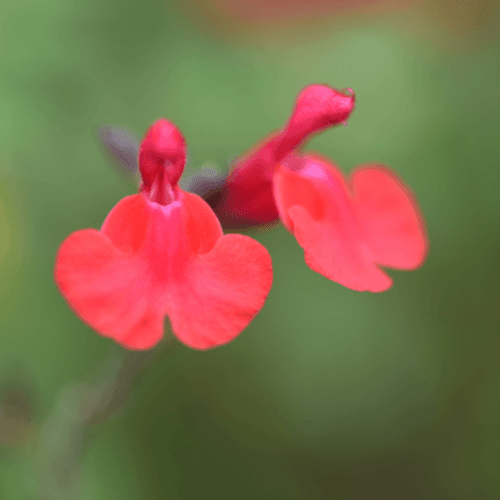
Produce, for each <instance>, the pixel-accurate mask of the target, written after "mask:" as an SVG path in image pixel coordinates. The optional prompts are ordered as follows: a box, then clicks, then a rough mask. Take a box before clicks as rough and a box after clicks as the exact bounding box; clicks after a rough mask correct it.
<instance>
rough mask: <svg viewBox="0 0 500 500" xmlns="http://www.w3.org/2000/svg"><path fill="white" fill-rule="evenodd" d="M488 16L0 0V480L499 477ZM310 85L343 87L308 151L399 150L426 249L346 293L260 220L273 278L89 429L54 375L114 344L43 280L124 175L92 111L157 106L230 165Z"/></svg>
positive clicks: (81, 372) (31, 493) (444, 483)
mask: <svg viewBox="0 0 500 500" xmlns="http://www.w3.org/2000/svg"><path fill="white" fill-rule="evenodd" d="M235 6H239V7H241V8H239V7H238V8H237V7H235ZM265 6H267V7H269V8H268V9H266V8H264V7H265ZM499 27H500V8H499V5H498V3H496V2H489V1H486V0H480V1H477V2H452V1H451V0H450V1H435V2H431V1H430V0H429V1H420V2H411V1H406V2H398V1H397V0H396V1H393V2H392V3H387V2H384V3H383V4H382V3H378V2H373V1H372V2H349V1H346V0H344V1H343V2H338V3H337V2H335V1H330V2H319V1H317V2H305V1H304V2H300V1H298V0H294V1H293V2H284V1H281V2H279V1H277V0H276V1H274V0H273V1H271V0H268V1H267V2H263V1H261V2H254V3H252V2H245V1H242V2H241V3H238V2H229V1H224V0H217V1H216V0H214V1H211V0H198V1H188V0H185V1H183V2H178V3H176V2H174V1H169V0H165V1H160V0H141V1H131V0H88V1H86V2H76V1H74V0H44V1H43V2H38V1H34V0H33V1H30V0H22V1H21V0H1V2H0V498H2V499H6V500H17V499H19V500H33V499H51V500H52V499H59V498H63V499H65V500H72V499H73V498H75V499H85V500H101V499H102V500H113V499H124V498H126V499H129V498H130V499H137V500H142V499H147V500H154V499H167V498H168V499H195V498H218V499H235V498H237V499H256V498H263V499H281V498H286V499H287V500H295V499H297V500H298V499H315V500H323V499H348V500H357V499H363V500H364V499H366V498H370V499H384V500H388V499H440V500H446V499H453V500H460V499H490V498H491V499H496V498H500V390H499V389H500V337H499V334H500V321H499V318H500V315H499V309H500V304H499V299H500V293H499V285H498V283H499V277H500V265H499V257H500V195H499V189H500V165H499V162H500V92H499V91H498V86H499V82H500V30H499ZM310 83H327V84H329V85H331V86H333V87H335V88H345V87H351V88H353V89H354V90H355V92H356V95H357V107H356V110H355V112H354V113H353V114H352V116H351V118H350V120H349V125H348V127H338V128H336V129H333V130H330V131H327V132H325V133H323V134H322V135H321V136H319V137H317V138H315V139H314V140H313V141H312V142H311V144H310V145H309V146H308V149H312V150H316V151H319V152H321V153H322V154H325V155H327V156H329V157H331V158H333V159H334V160H335V161H336V162H337V164H338V165H340V166H341V167H342V168H343V169H344V170H345V171H346V172H348V171H349V170H350V169H352V168H353V167H355V166H357V165H359V164H366V163H370V162H378V163H383V164H386V165H389V166H391V167H392V168H393V169H395V170H396V171H397V172H399V174H400V175H401V176H402V177H403V178H404V179H405V181H406V182H407V183H408V184H409V185H410V186H411V187H412V189H413V190H414V192H415V193H416V196H417V197H418V200H419V203H420V205H421V207H422V210H423V212H424V214H425V216H426V220H427V225H428V232H429V237H430V253H429V257H428V260H427V262H426V264H425V265H424V266H423V267H422V268H421V269H419V270H418V271H416V272H397V271H389V273H390V274H391V276H393V278H394V282H395V283H394V286H393V288H392V289H391V290H390V291H388V292H386V293H383V294H369V293H357V292H354V291H351V290H348V289H346V288H343V287H341V286H340V285H338V284H335V283H332V282H330V281H328V280H326V279H325V278H323V277H321V276H320V275H318V274H315V273H314V272H312V271H311V270H310V269H309V268H308V267H307V266H306V265H305V263H304V261H303V256H302V250H301V249H300V248H299V247H298V245H297V244H296V242H295V240H294V238H293V237H292V236H290V235H289V234H288V233H287V232H286V231H285V230H284V229H283V228H278V229H276V230H274V231H271V232H262V233H250V234H252V235H253V236H255V237H256V238H257V239H258V240H259V241H261V242H262V243H263V244H264V245H266V246H267V248H268V249H269V251H270V253H271V255H272V257H273V262H274V273H275V280H274V285H273V288H272V291H271V293H270V296H269V299H268V301H267V303H266V305H265V307H264V309H263V310H262V312H261V313H260V314H259V315H258V317H257V318H256V319H255V321H253V323H252V324H251V325H250V326H249V327H248V329H247V330H245V331H244V333H243V334H242V335H241V336H240V337H239V338H238V339H236V340H235V341H234V342H232V343H231V344H230V345H227V346H225V347H222V348H219V349H215V350H213V351H209V352H196V351H193V350H190V349H188V348H186V347H184V346H180V345H179V346H177V347H174V346H173V345H168V346H166V347H165V352H164V353H163V354H162V356H160V358H159V359H157V360H156V361H155V362H154V363H152V364H151V365H150V366H148V367H147V368H146V369H145V370H143V371H142V373H141V374H140V376H138V377H136V379H135V382H134V383H133V386H132V388H131V389H130V391H129V397H127V398H126V402H125V403H124V405H121V406H120V408H118V410H117V411H115V412H114V414H113V416H112V418H101V419H97V421H96V422H93V423H92V425H88V426H83V427H81V426H80V427H81V428H79V427H78V425H77V424H78V421H79V420H78V419H79V418H80V419H81V417H79V414H78V411H80V410H81V411H84V410H85V409H81V408H80V409H79V410H78V411H76V410H75V407H77V409H78V404H79V403H78V401H77V402H76V403H72V404H70V403H68V398H69V399H71V397H73V396H74V395H75V394H79V392H78V391H79V390H80V389H81V388H82V387H84V388H85V387H89V386H88V385H85V384H89V383H90V384H93V383H97V386H98V384H99V380H101V378H102V376H103V375H102V373H107V372H106V370H108V369H109V366H108V365H109V363H110V359H111V360H115V359H120V356H123V353H122V350H121V349H120V348H119V347H118V346H116V345H114V344H113V343H112V342H111V341H110V340H108V339H103V338H102V337H100V336H98V335H96V334H95V333H94V332H92V331H91V330H90V329H89V328H87V327H86V326H85V325H84V324H83V323H81V322H80V321H79V320H78V319H77V318H76V317H75V316H74V315H73V314H72V312H71V311H70V310H69V308H68V307H67V305H66V303H65V302H64V300H63V299H62V298H61V297H60V296H59V294H58V292H57V290H56V287H55V285H54V283H53V279H52V273H53V263H54V256H55V253H56V251H57V248H58V246H59V244H60V243H61V241H62V240H63V239H64V238H65V237H66V236H67V235H68V234H69V233H70V232H72V231H75V230H77V229H81V228H86V227H95V228H98V227H100V225H101V223H102V221H103V220H104V217H105V215H106V214H107V213H108V212H109V210H110V209H111V208H112V207H113V206H114V205H115V204H116V202H117V201H118V200H119V199H120V198H122V197H123V196H125V195H127V194H130V193H132V192H133V191H134V187H133V186H132V185H131V184H130V182H128V181H126V180H125V179H124V177H123V176H121V175H120V173H119V172H118V171H117V170H116V169H114V168H113V167H112V165H111V163H110V161H109V159H108V158H107V157H106V155H105V154H104V150H103V148H102V145H101V144H100V143H99V140H98V129H99V127H100V125H101V124H102V123H110V124H113V125H116V126H120V127H124V128H127V129H129V130H132V131H134V132H135V133H136V134H137V136H140V135H141V134H142V133H143V132H144V131H145V129H146V128H147V127H148V125H149V124H150V123H152V122H153V121H154V120H155V119H157V118H159V117H161V116H164V117H167V118H168V119H170V120H172V121H173V122H175V123H176V124H177V125H178V126H179V127H180V129H181V130H182V131H183V133H184V135H185V137H186V138H187V142H188V147H189V168H188V173H193V172H195V171H196V170H197V169H199V168H200V167H201V166H202V165H203V164H206V163H213V164H216V165H218V166H219V167H220V168H222V169H224V168H227V166H228V164H229V162H230V160H231V159H232V158H234V157H235V156H237V155H239V154H241V153H242V152H243V151H245V150H246V149H247V148H249V147H250V146H252V144H254V143H255V142H256V141H257V140H258V139H259V138H260V137H262V136H263V135H265V134H267V133H268V132H269V131H271V130H274V129H276V128H278V127H280V126H281V125H282V124H283V123H284V122H285V120H286V118H287V116H288V113H289V111H290V109H291V106H292V104H293V102H294V99H295V96H296V94H297V93H298V92H299V91H300V89H301V88H302V87H303V86H305V85H307V84H310ZM113 362H114V361H113ZM96 381H97V382H96ZM82 384H83V385H82ZM90 387H91V388H92V387H95V386H92V385H91V386H90ZM87 392H88V391H87ZM84 393H85V392H84ZM68 394H69V395H70V396H68ZM71 395H73V396H71ZM75 397H76V396H75ZM76 399H77V400H78V398H77V397H76ZM75 429H77V430H76V431H75ZM78 429H80V430H78ZM54 457H55V458H54ZM69 462H72V463H74V464H76V466H75V467H73V468H71V470H70V472H68V473H66V472H65V470H64V464H67V463H69ZM51 464H56V465H55V466H52V465H51ZM51 482H52V483H54V484H56V483H57V485H56V486H50V485H49V483H51ZM47 485H49V486H47Z"/></svg>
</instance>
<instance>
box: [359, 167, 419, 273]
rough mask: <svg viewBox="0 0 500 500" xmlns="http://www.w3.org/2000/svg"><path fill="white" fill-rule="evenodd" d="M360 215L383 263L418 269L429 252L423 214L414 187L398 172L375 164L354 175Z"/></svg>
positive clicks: (374, 249)
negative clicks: (410, 186) (399, 175)
mask: <svg viewBox="0 0 500 500" xmlns="http://www.w3.org/2000/svg"><path fill="white" fill-rule="evenodd" d="M352 184H353V188H354V194H355V210H356V212H357V217H358V219H359V221H360V224H361V226H362V228H363V231H364V233H365V235H366V239H367V240H368V241H369V246H370V248H371V250H372V251H373V255H374V259H375V260H376V262H378V263H379V264H382V265H384V266H387V267H394V268H397V269H416V268H417V267H419V266H421V265H422V263H423V262H424V260H425V256H426V255H427V247H428V244H427V236H426V232H425V225H424V221H423V217H422V215H421V214H420V210H419V208H418V205H417V202H416V200H415V198H414V196H413V195H412V193H411V191H410V189H409V188H408V187H407V186H406V185H405V184H404V183H403V181H402V180H401V179H399V178H398V177H397V176H396V174H395V173H393V172H391V171H390V170H388V169H387V168H384V167H379V166H374V167H364V168H360V169H358V170H357V171H356V172H355V173H354V175H353V176H352Z"/></svg>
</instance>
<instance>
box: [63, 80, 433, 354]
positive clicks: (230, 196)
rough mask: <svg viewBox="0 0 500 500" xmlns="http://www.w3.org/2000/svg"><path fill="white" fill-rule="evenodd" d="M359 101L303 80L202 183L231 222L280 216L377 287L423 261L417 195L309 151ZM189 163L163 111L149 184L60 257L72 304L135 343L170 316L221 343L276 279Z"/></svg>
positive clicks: (307, 245)
mask: <svg viewBox="0 0 500 500" xmlns="http://www.w3.org/2000/svg"><path fill="white" fill-rule="evenodd" d="M354 105H355V97H354V93H353V92H352V91H351V90H350V89H349V90H347V91H345V92H342V91H337V90H334V89H332V88H330V87H327V86H324V85H311V86H309V87H306V88H305V89H304V90H303V91H302V92H301V93H300V94H299V96H298V97H297V101H296V104H295V107H294V109H293V112H292V114H291V117H290V118H289V120H288V122H287V124H286V125H285V127H283V129H281V130H279V131H277V132H274V133H272V134H270V135H269V136H268V137H267V138H265V139H264V140H263V141H261V142H260V143H259V145H258V146H256V147H255V148H254V149H253V150H252V151H251V152H250V153H249V154H247V155H246V156H245V157H243V159H241V160H240V161H238V162H237V163H236V164H235V166H234V167H233V169H232V170H231V172H230V173H229V175H228V176H227V178H226V180H225V182H224V184H223V185H222V188H221V184H220V180H217V182H216V183H215V184H214V186H218V187H217V192H214V190H213V189H212V188H213V186H212V188H210V189H208V190H205V191H206V195H207V196H206V197H207V199H208V200H209V201H210V202H211V203H212V205H213V206H214V208H215V211H216V213H217V215H218V216H219V217H220V219H221V221H222V223H223V224H224V225H227V226H230V225H232V226H238V225H243V226H252V225H254V226H255V225H272V224H274V223H276V222H277V221H278V220H281V222H282V223H283V224H284V225H285V227H286V228H287V229H288V230H289V231H290V232H291V233H293V235H294V236H295V238H296V239H297V242H298V243H299V245H300V246H301V247H302V248H303V249H304V254H305V261H306V263H307V265H308V266H309V267H310V268H311V269H313V270H314V271H316V272H318V273H320V274H322V275H323V276H326V277H327V278H329V279H331V280H332V281H335V282H337V283H340V284H341V285H344V286H346V287H348V288H351V289H353V290H358V291H371V292H381V291H384V290H387V289H388V288H390V287H391V285H392V280H391V278H390V277H389V276H388V275H387V274H386V273H385V272H384V271H383V269H382V268H384V267H389V268H394V269H406V270H411V269H416V268H417V267H419V266H420V265H421V264H422V263H423V261H424V259H425V257H426V254H427V250H428V242H427V235H426V231H425V225H424V221H423V217H422V215H421V213H420V210H419V208H418V206H417V203H416V201H415V198H414V196H413V194H412V193H411V191H410V189H409V188H408V187H407V186H406V185H405V184H404V183H403V181H402V180H401V179H400V178H399V177H398V176H397V175H396V174H395V173H394V172H392V171H391V170H389V169H388V168H387V167H382V166H379V165H370V166H364V167H359V168H357V169H355V171H354V172H353V173H352V174H351V176H350V177H349V178H348V179H346V177H345V176H344V174H343V173H342V172H341V171H340V170H339V169H338V168H337V167H336V166H335V165H333V164H332V163H331V162H330V161H328V160H326V159H324V158H322V157H320V156H318V155H317V154H306V153H303V152H302V150H301V147H302V146H303V145H304V143H305V142H306V141H307V140H308V139H309V138H310V137H311V136H312V135H314V134H316V133H318V132H320V131H323V130H325V129H327V128H329V127H332V126H335V125H338V124H340V123H345V122H346V120H347V119H348V118H349V116H350V114H351V112H352V111H353V109H354ZM185 161H186V145H185V141H184V138H183V137H182V135H181V133H180V132H179V130H178V129H177V128H176V127H175V126H174V125H173V124H172V123H170V122H168V121H167V120H164V119H161V120H159V121H157V122H156V123H155V124H154V125H153V126H152V127H151V128H150V129H149V131H148V132H147V134H146V136H145V137H144V139H143V141H142V143H141V144H140V147H139V152H138V164H139V171H140V174H141V179H142V182H141V186H140V193H139V194H136V195H132V196H128V197H126V198H124V199H123V200H121V201H120V202H119V203H118V204H117V205H116V206H115V207H114V208H113V209H112V210H111V212H110V213H109V214H108V216H107V217H106V219H105V221H104V223H103V225H102V228H101V230H100V231H98V230H95V229H85V230H82V231H77V232H76V233H73V234H72V235H70V236H69V237H68V238H67V239H66V240H65V241H64V242H63V244H62V245H61V247H60V249H59V252H58V255H57V259H56V266H55V280H56V283H57V285H58V287H59V289H60V291H61V293H62V294H63V296H64V297H65V299H66V300H67V302H68V303H69V305H70V306H71V307H72V309H73V310H74V311H75V312H76V314H77V315H78V316H79V317H80V318H81V319H82V320H83V321H85V322H86V323H87V324H88V325H90V326H91V327H92V328H94V329H95V330H97V331H98V332H99V333H100V334H102V335H103V336H106V337H111V338H112V339H114V340H115V341H116V342H118V343H120V344H121V345H123V346H125V347H127V348H130V349H148V348H151V347H153V346H154V345H155V344H157V343H158V342H159V341H160V339H161V338H162V336H163V333H164V326H163V323H164V318H165V316H167V317H168V318H169V319H170V322H171V326H172V331H173V333H174V334H175V335H176V336H177V337H178V339H179V340H180V341H182V342H183V343H185V344H186V345H188V346H190V347H193V348H196V349H207V348H209V347H213V346H217V345H221V344H225V343H226V342H229V341H230V340H231V339H233V338H234V337H235V336H237V335H238V334H239V333H240V332H241V331H242V330H243V329H244V328H245V327H246V326H247V325H248V324H249V322H250V321H251V320H252V318H253V317H254V316H255V315H256V314H257V313H258V312H259V311H260V309H261V308H262V306H263V305H264V302H265V299H266V297H267V294H268V292H269V290H270V287H271V282H272V268H271V259H270V257H269V254H268V252H267V250H266V249H265V248H264V247H263V246H262V245H260V244H259V243H258V242H256V241H255V240H253V239H251V238H249V237H247V236H243V235H240V234H230V235H225V236H224V235H223V233H222V228H221V224H220V223H219V220H218V218H217V216H216V215H215V214H214V212H213V211H212V209H211V208H210V206H209V205H208V204H207V202H206V201H204V200H203V199H202V198H200V197H199V196H197V195H195V194H193V193H189V192H186V191H183V190H182V189H180V188H179V186H178V182H179V179H180V177H181V175H182V173H183V170H184V165H185ZM212 184H213V183H212ZM202 188H203V186H202ZM201 191H203V189H201Z"/></svg>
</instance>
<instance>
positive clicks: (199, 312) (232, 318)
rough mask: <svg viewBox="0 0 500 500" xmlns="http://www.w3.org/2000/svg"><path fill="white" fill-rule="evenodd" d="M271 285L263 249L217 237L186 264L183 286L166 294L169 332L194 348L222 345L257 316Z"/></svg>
mask: <svg viewBox="0 0 500 500" xmlns="http://www.w3.org/2000/svg"><path fill="white" fill-rule="evenodd" d="M271 284H272V265H271V258H270V256H269V253H268V252H267V250H266V249H265V248H264V247H263V246H262V245H261V244H260V243H258V242H257V241H255V240H253V239H252V238H249V237H248V236H243V235H240V234H229V235H226V236H223V237H221V238H220V239H219V240H218V241H217V243H216V244H215V246H214V247H213V249H212V250H211V251H210V252H208V253H206V254H204V255H202V256H200V257H198V258H197V259H195V260H194V261H193V262H192V263H191V265H190V266H189V268H188V269H187V272H186V282H185V283H183V284H182V285H181V286H179V287H178V288H177V289H176V293H175V294H173V295H172V302H171V304H169V306H168V315H169V317H170V320H171V322H172V330H173V331H174V333H175V334H176V335H177V337H179V339H180V340H181V341H182V342H183V343H184V344H186V345H188V346H190V347H193V348H195V349H207V348H210V347H214V346H218V345H222V344H225V343H227V342H229V341H230V340H232V339H234V338H235V337H236V336H237V335H238V334H239V333H241V331H242V330H243V329H244V328H245V327H246V326H247V325H248V324H249V323H250V321H251V320H252V319H253V317H254V316H255V315H256V314H257V313H258V312H259V311H260V309H261V308H262V306H263V305H264V302H265V300H266V297H267V295H268V293H269V290H270V288H271Z"/></svg>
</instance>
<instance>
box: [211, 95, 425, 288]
mask: <svg viewBox="0 0 500 500" xmlns="http://www.w3.org/2000/svg"><path fill="white" fill-rule="evenodd" d="M353 108H354V94H353V93H352V92H351V91H350V92H349V95H345V94H343V93H341V92H338V91H335V90H333V89H330V88H328V87H325V86H321V85H312V86H310V87H306V88H305V89H304V90H303V91H302V92H301V93H300V94H299V96H298V98H297V103H296V106H295V109H294V111H293V113H292V116H291V118H290V120H289V122H288V124H287V125H286V127H285V128H284V129H283V130H281V131H279V132H278V133H275V134H273V135H272V136H271V137H270V138H269V139H267V140H266V141H265V142H264V143H263V144H262V145H261V146H260V147H259V148H258V149H257V150H256V151H254V152H253V153H251V154H250V155H249V156H247V157H246V158H245V159H243V160H242V161H240V162H239V163H238V164H236V166H235V167H234V170H233V171H232V172H231V173H230V175H229V177H228V180H227V184H226V187H225V195H224V197H223V199H222V202H221V203H220V205H219V207H218V212H219V213H220V214H221V215H222V216H225V217H226V218H230V217H233V218H234V220H238V221H248V222H251V223H261V224H262V223H272V222H273V221H275V220H276V219H277V218H278V217H279V218H280V219H281V220H282V222H283V223H284V225H285V226H286V227H287V229H288V230H289V231H291V232H292V233H293V234H294V235H295V237H296V238H297V241H298V243H299V245H300V246H301V247H302V248H303V249H304V253H305V260H306V263H307V265H308V266H309V267H310V268H311V269H313V270H314V271H316V272H318V273H320V274H322V275H323V276H326V277H327V278H329V279H331V280H333V281H336V282H337V283H340V284H342V285H344V286H346V287H348V288H351V289H353V290H359V291H365V290H368V291H372V292H381V291H384V290H387V289H388V288H390V287H391V285H392V280H391V278H390V277H389V276H388V275H387V274H386V273H384V272H383V271H382V270H381V269H380V267H391V268H395V269H407V270H409V269H415V268H417V267H419V266H420V265H421V264H422V263H423V261H424V259H425V256H426V254H427V247H428V245H427V237H426V233H425V228H424V222H423V218H422V216H421V214H420V211H419V208H418V206H417V204H416V201H415V200H414V197H413V195H412V193H411V191H410V189H409V188H408V187H406V186H405V184H404V183H403V181H402V180H401V179H399V178H398V176H397V175H396V174H395V173H393V172H391V171H390V170H389V169H388V168H385V167H380V166H370V167H363V168H358V169H357V170H356V171H355V172H354V174H353V175H352V176H351V179H350V181H349V183H347V182H346V180H345V178H344V175H343V174H342V173H341V172H340V171H339V170H338V169H337V168H336V167H334V166H333V165H331V164H329V163H328V162H327V161H325V160H323V159H321V158H319V157H315V156H310V155H301V154H300V153H299V152H298V151H297V147H298V146H299V145H300V144H301V143H303V142H304V141H305V140H306V139H307V138H309V137H310V136H311V135H312V134H314V133H316V132H318V131H320V130H323V129H325V128H326V127H329V126H332V125H336V124H338V123H341V122H344V121H345V120H346V119H347V117H348V116H349V114H350V113H351V111H352V110H353Z"/></svg>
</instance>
